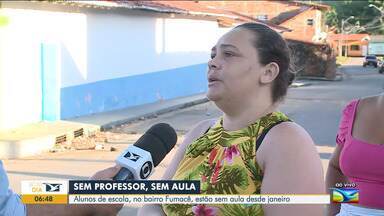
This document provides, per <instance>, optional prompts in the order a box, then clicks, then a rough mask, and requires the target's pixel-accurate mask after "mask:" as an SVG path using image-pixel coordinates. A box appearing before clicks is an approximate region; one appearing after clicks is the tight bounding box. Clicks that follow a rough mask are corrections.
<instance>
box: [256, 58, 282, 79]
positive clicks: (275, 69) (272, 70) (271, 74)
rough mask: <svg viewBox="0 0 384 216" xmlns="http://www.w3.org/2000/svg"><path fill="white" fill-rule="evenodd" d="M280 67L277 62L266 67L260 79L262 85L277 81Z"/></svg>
mask: <svg viewBox="0 0 384 216" xmlns="http://www.w3.org/2000/svg"><path fill="white" fill-rule="evenodd" d="M279 71H280V69H279V65H278V64H276V63H275V62H271V63H269V64H267V65H265V66H264V70H263V73H262V74H261V77H260V82H261V83H262V84H268V83H271V82H273V80H275V79H276V77H277V75H279Z"/></svg>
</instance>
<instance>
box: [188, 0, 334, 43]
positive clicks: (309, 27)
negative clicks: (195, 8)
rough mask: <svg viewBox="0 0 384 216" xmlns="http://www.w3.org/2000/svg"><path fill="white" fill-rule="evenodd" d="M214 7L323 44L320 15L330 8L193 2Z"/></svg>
mask: <svg viewBox="0 0 384 216" xmlns="http://www.w3.org/2000/svg"><path fill="white" fill-rule="evenodd" d="M194 2H198V3H199V4H203V5H207V6H210V7H213V8H220V9H225V10H231V11H236V12H238V13H241V14H245V15H247V16H249V17H253V18H256V19H259V20H262V21H266V22H269V23H273V24H275V25H278V26H281V27H285V28H287V29H290V30H291V31H286V32H284V33H283V36H284V37H285V38H287V39H292V40H295V41H303V42H306V43H312V42H313V43H315V44H316V43H324V42H325V39H326V27H325V25H324V19H323V14H324V12H326V11H327V10H330V9H331V7H330V6H328V5H323V4H315V3H311V2H303V1H300V2H299V1H194Z"/></svg>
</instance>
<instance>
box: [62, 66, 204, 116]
mask: <svg viewBox="0 0 384 216" xmlns="http://www.w3.org/2000/svg"><path fill="white" fill-rule="evenodd" d="M206 71H207V64H197V65H192V66H187V67H182V68H176V69H172V70H165V71H159V72H153V73H147V74H142V75H135V76H129V77H123V78H117V79H111V80H103V81H98V82H94V83H89V84H84V85H78V86H71V87H66V88H62V89H61V118H62V119H68V118H73V117H78V116H83V115H90V114H93V113H99V112H106V111H112V110H117V109H123V108H127V107H131V106H137V105H142V104H147V103H153V102H156V101H159V100H167V99H173V98H177V97H183V96H189V95H194V94H198V93H203V92H206V91H207V80H206Z"/></svg>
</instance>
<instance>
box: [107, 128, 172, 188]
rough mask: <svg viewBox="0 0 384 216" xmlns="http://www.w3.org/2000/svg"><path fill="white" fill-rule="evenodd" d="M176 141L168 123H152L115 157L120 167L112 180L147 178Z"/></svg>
mask: <svg viewBox="0 0 384 216" xmlns="http://www.w3.org/2000/svg"><path fill="white" fill-rule="evenodd" d="M176 142H177V134H176V132H175V130H174V129H173V128H172V127H171V126H170V125H168V124H165V123H159V124H156V125H153V126H152V127H151V128H150V129H149V130H148V131H146V132H145V133H144V134H143V135H142V136H141V137H140V138H139V139H138V140H137V141H136V142H135V143H134V144H133V145H131V146H129V147H128V148H127V149H126V150H125V151H124V152H123V153H122V154H121V155H120V156H119V157H118V158H117V159H116V163H117V164H118V165H119V166H121V167H122V168H121V169H120V171H119V172H118V173H117V175H116V176H115V177H113V180H124V181H127V180H141V179H147V178H148V177H149V176H150V175H151V174H152V171H153V168H154V167H156V166H157V165H158V164H159V163H160V162H161V161H162V160H163V159H164V157H165V156H166V155H167V154H168V153H169V152H170V151H171V149H172V148H173V147H174V146H175V144H176Z"/></svg>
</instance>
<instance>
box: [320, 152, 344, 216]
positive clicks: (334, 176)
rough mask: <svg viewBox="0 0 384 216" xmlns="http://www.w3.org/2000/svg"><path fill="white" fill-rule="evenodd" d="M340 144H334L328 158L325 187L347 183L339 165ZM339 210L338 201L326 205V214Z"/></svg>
mask: <svg viewBox="0 0 384 216" xmlns="http://www.w3.org/2000/svg"><path fill="white" fill-rule="evenodd" d="M341 150H342V146H340V145H336V148H335V151H334V152H333V154H332V157H331V159H330V160H329V164H328V169H327V177H326V179H325V185H326V186H327V188H328V189H329V188H333V187H335V184H336V183H347V182H348V178H347V177H346V176H345V175H344V174H343V172H342V171H341V169H340V165H339V158H340V153H341ZM339 212H340V204H339V203H330V204H329V205H327V215H330V216H334V215H336V214H337V213H339Z"/></svg>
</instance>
